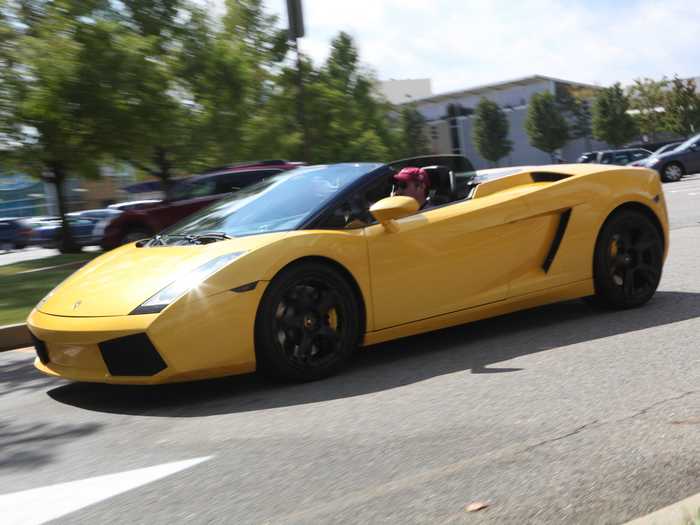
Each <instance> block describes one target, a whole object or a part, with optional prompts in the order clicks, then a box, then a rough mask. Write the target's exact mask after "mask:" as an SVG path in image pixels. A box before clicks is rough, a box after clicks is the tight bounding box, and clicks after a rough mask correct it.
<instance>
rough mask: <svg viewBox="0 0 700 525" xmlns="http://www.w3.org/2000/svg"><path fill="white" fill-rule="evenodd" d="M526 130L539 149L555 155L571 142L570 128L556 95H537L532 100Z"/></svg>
mask: <svg viewBox="0 0 700 525" xmlns="http://www.w3.org/2000/svg"><path fill="white" fill-rule="evenodd" d="M525 130H526V131H527V135H528V137H529V139H530V144H532V145H533V146H534V147H536V148H537V149H539V150H541V151H544V152H546V153H549V154H550V155H553V153H554V152H555V151H556V150H558V149H559V148H561V147H563V146H564V144H566V142H567V141H568V140H569V127H568V125H567V123H566V120H565V119H564V116H563V115H562V114H561V110H560V109H559V107H558V105H557V103H556V100H555V98H554V95H552V94H551V93H535V94H534V95H533V96H532V98H531V99H530V104H529V106H528V110H527V118H526V120H525Z"/></svg>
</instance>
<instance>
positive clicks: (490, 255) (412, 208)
mask: <svg viewBox="0 0 700 525" xmlns="http://www.w3.org/2000/svg"><path fill="white" fill-rule="evenodd" d="M408 166H411V167H416V168H424V171H425V173H426V174H428V176H429V181H428V182H429V183H430V184H429V187H430V194H429V200H430V207H425V208H422V209H419V206H418V202H417V201H416V200H415V199H414V198H412V197H408V196H392V195H393V190H392V188H393V186H394V185H395V182H396V180H397V179H395V176H396V174H397V171H398V170H400V169H401V168H405V167H408ZM667 251H668V218H667V213H666V205H665V201H664V195H663V190H662V187H661V183H660V180H659V176H658V174H657V173H656V172H654V171H652V170H648V169H644V168H630V167H620V166H602V165H594V164H573V165H554V166H538V167H520V168H505V169H495V170H485V171H477V172H475V171H472V170H471V166H470V165H469V162H468V161H467V160H466V159H464V158H463V157H458V156H433V157H420V158H414V159H407V160H403V161H397V162H394V163H391V164H384V165H382V164H368V163H359V164H336V165H326V166H308V167H302V168H299V169H296V170H293V171H290V172H286V173H283V174H280V175H276V176H274V177H271V178H269V179H266V180H264V181H262V182H260V183H257V184H256V185H254V186H250V187H248V188H246V189H244V190H241V191H239V192H238V193H235V194H233V195H232V196H231V197H230V198H228V199H226V200H223V201H220V202H218V203H216V204H214V205H213V206H211V207H209V208H207V209H205V210H203V211H201V212H199V213H197V214H195V215H193V216H191V217H188V218H187V219H185V220H184V221H183V222H181V223H179V224H177V225H175V226H173V227H172V228H170V229H168V230H166V231H164V232H162V233H161V234H159V235H156V236H155V237H153V238H150V239H144V240H141V241H139V242H136V243H132V244H129V245H126V246H122V247H121V248H118V249H116V250H114V251H111V252H108V253H105V254H104V255H102V256H100V257H98V258H96V259H94V260H93V261H92V262H90V263H89V264H87V265H86V266H84V267H83V268H82V269H80V270H79V271H77V272H76V273H74V274H73V275H72V276H70V277H69V278H68V279H67V280H66V281H64V282H63V283H62V284H60V285H59V286H58V287H57V288H56V289H54V290H53V291H52V292H51V293H50V294H48V295H47V296H46V297H45V298H44V299H43V300H42V301H41V302H40V303H39V304H38V305H37V306H36V308H35V309H34V310H33V311H32V313H31V315H30V316H29V319H28V326H29V329H30V331H31V332H32V334H33V336H34V338H35V346H36V350H37V355H38V357H37V359H36V361H35V364H36V367H37V368H38V369H39V370H41V371H42V372H45V373H47V374H50V375H54V376H58V377H62V378H67V379H72V380H77V381H91V382H104V383H125V384H137V383H138V384H154V383H166V382H174V381H188V380H193V379H201V378H211V377H218V376H225V375H230V374H239V373H246V372H252V371H254V370H256V369H257V370H260V371H263V372H266V373H268V374H272V375H274V376H277V377H282V378H286V379H292V380H301V381H306V380H313V379H318V378H322V377H325V376H328V375H330V374H332V373H334V372H337V371H338V370H340V369H341V368H342V367H343V366H344V365H345V364H346V363H347V362H348V359H349V358H350V357H351V356H352V354H353V352H354V351H355V350H356V348H357V347H358V346H363V345H364V346H366V345H371V344H375V343H379V342H382V341H388V340H391V339H396V338H400V337H405V336H409V335H413V334H417V333H420V332H426V331H430V330H435V329H438V328H444V327H447V326H452V325H456V324H461V323H465V322H470V321H474V320H477V319H483V318H486V317H492V316H496V315H501V314H505V313H508V312H512V311H514V310H520V309H525V308H531V307H534V306H538V305H543V304H546V303H552V302H556V301H562V300H568V299H574V298H578V297H588V296H593V297H594V299H595V300H596V301H597V302H598V303H600V304H601V305H603V306H607V307H611V308H630V307H635V306H640V305H642V304H644V303H645V302H647V301H648V300H649V299H650V298H651V297H652V295H653V294H654V292H655V291H656V288H657V286H658V283H659V280H660V278H661V271H662V267H663V262H664V260H665V257H666V254H667Z"/></svg>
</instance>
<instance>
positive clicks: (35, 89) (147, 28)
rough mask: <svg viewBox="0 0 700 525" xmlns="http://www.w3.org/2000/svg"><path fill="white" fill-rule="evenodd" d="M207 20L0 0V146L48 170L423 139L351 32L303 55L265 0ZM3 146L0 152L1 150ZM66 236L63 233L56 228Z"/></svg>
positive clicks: (175, 166) (176, 167) (59, 178)
mask: <svg viewBox="0 0 700 525" xmlns="http://www.w3.org/2000/svg"><path fill="white" fill-rule="evenodd" d="M225 6H226V12H225V14H224V16H223V18H222V19H221V20H220V21H217V22H215V21H213V20H212V19H211V18H210V17H209V15H208V13H207V12H206V11H204V9H203V8H202V7H201V3H197V2H193V1H191V0H123V1H121V2H114V1H111V0H60V1H57V2H50V1H47V0H22V1H21V2H19V1H18V2H7V1H6V0H0V65H2V68H0V80H1V81H2V83H1V84H0V152H3V157H4V158H5V157H8V158H9V157H11V158H12V159H14V160H16V161H17V162H18V163H21V164H22V167H23V169H24V170H25V171H32V172H33V173H35V174H37V175H38V176H44V177H47V176H48V179H49V180H51V181H52V182H55V183H56V185H57V189H58V190H59V191H58V195H59V207H60V208H61V213H62V214H63V213H64V211H66V210H64V207H65V206H64V203H63V201H64V199H63V194H62V191H61V188H62V184H63V181H64V180H65V178H66V177H68V176H97V175H98V172H99V169H98V168H99V167H100V166H102V165H105V164H108V163H112V162H122V161H127V162H129V163H131V164H132V165H134V166H136V167H137V168H139V169H140V170H141V171H142V172H143V173H147V174H149V175H152V176H154V177H158V178H160V179H161V180H162V181H163V182H164V186H165V189H166V191H168V189H169V188H170V187H171V184H170V183H169V181H171V180H172V178H173V176H175V175H178V174H188V173H191V172H194V171H197V170H199V169H201V168H203V167H206V166H211V165H215V164H216V165H218V164H224V163H229V162H233V161H236V160H243V159H253V158H284V157H286V158H290V159H293V160H306V161H308V162H338V161H349V160H382V161H383V160H388V159H390V158H392V157H398V156H402V155H417V154H422V153H426V152H427V151H428V149H429V148H428V146H427V138H426V135H425V121H424V119H423V118H422V117H421V115H420V114H419V113H418V112H417V111H416V110H415V109H414V108H394V107H393V106H391V105H390V104H388V103H387V102H386V101H384V100H382V99H381V98H379V97H378V96H377V94H376V93H375V87H374V86H375V84H376V82H375V78H374V76H373V74H372V72H371V71H368V70H365V69H364V68H363V67H362V66H361V63H360V57H359V53H358V50H357V47H356V46H355V43H354V42H353V40H352V38H351V37H350V36H349V35H348V34H345V33H340V34H339V35H338V36H337V38H335V39H334V40H333V42H332V43H331V52H330V55H329V57H328V59H327V61H326V62H325V63H324V64H321V65H320V66H318V67H317V66H315V65H314V64H313V63H312V62H311V61H310V60H308V59H307V58H305V57H302V59H301V67H302V78H303V81H304V88H305V89H304V105H305V108H306V121H307V128H308V135H309V137H310V141H309V142H310V156H309V158H306V159H304V158H303V153H304V148H303V137H304V133H303V129H302V126H301V124H300V119H299V118H298V117H299V113H298V108H299V96H298V94H299V89H298V80H299V76H298V75H299V73H298V70H297V65H296V64H292V63H291V61H290V60H289V58H287V53H288V49H289V46H288V43H287V40H286V31H285V30H284V29H282V28H280V27H278V25H277V19H276V17H274V16H271V15H269V14H268V13H267V12H266V11H265V9H264V5H263V1H262V0H227V1H226V2H225ZM4 158H3V159H0V161H4V160H5V159H4ZM65 237H66V238H68V237H69V235H65Z"/></svg>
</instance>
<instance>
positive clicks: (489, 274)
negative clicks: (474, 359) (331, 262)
mask: <svg viewBox="0 0 700 525" xmlns="http://www.w3.org/2000/svg"><path fill="white" fill-rule="evenodd" d="M527 215H528V212H527V209H526V207H525V206H524V205H523V204H522V203H521V202H520V201H518V200H512V199H508V198H504V197H503V196H499V195H491V196H488V197H483V198H479V199H474V200H469V201H462V202H458V203H455V204H451V205H447V206H443V207H440V208H435V209H429V210H427V211H424V212H422V213H417V214H415V215H412V216H409V217H405V218H403V219H400V220H397V221H396V224H397V225H398V227H399V229H398V231H397V232H395V233H390V232H388V231H386V230H385V228H384V227H383V226H382V225H380V224H375V225H371V226H368V227H366V228H365V235H366V239H367V245H368V254H369V265H370V272H371V280H372V298H373V306H374V315H375V318H374V322H375V327H376V329H383V328H388V327H392V326H397V325H401V324H404V323H409V322H413V321H417V320H421V319H426V318H429V317H433V316H437V315H442V314H447V313H450V312H455V311H458V310H463V309H466V308H470V307H474V306H478V305H483V304H488V303H493V302H496V301H501V300H504V299H506V297H508V290H509V279H510V276H511V274H512V273H513V272H514V271H515V269H516V268H518V267H519V265H520V264H521V257H520V256H521V254H520V253H518V250H520V249H521V244H520V243H517V242H516V240H517V239H518V238H520V237H522V236H523V234H524V230H523V227H522V224H521V219H522V218H524V217H526V216H527Z"/></svg>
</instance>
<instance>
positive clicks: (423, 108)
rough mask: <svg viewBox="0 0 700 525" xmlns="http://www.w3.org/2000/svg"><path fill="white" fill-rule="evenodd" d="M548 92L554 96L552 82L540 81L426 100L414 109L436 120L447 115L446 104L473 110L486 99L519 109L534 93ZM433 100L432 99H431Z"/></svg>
mask: <svg viewBox="0 0 700 525" xmlns="http://www.w3.org/2000/svg"><path fill="white" fill-rule="evenodd" d="M545 92H549V93H552V94H554V82H552V81H550V80H541V81H538V82H533V83H531V84H523V85H517V86H512V87H508V88H503V89H499V88H497V87H495V88H493V89H490V90H484V91H483V92H479V93H477V94H471V93H470V94H463V95H456V96H454V97H445V98H441V99H440V100H439V101H435V100H432V99H428V100H425V101H418V103H417V105H416V107H417V109H418V111H420V112H421V113H422V114H423V116H424V117H425V118H426V119H427V120H438V119H440V118H442V117H443V116H445V115H446V114H447V106H448V104H460V105H462V106H464V107H465V108H471V109H475V108H476V106H477V104H479V101H480V100H481V99H482V98H488V99H489V100H492V101H493V102H495V103H496V104H498V105H499V106H501V107H503V108H505V107H519V106H523V105H526V104H527V103H528V101H529V100H530V98H531V97H532V95H534V94H535V93H545ZM433 98H434V97H433Z"/></svg>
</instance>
